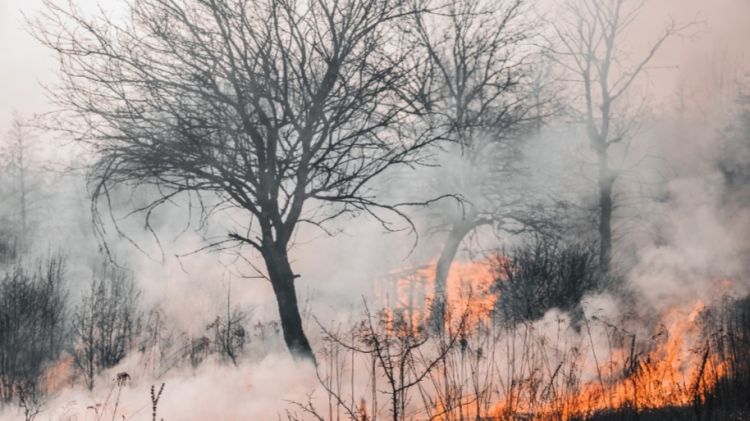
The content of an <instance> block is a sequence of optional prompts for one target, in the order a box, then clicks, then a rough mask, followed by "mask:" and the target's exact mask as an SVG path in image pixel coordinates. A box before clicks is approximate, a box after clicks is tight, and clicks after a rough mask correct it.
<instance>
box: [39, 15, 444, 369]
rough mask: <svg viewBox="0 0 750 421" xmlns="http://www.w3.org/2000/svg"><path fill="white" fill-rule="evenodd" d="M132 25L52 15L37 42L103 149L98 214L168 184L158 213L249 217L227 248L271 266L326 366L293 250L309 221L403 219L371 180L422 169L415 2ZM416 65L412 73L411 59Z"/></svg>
mask: <svg viewBox="0 0 750 421" xmlns="http://www.w3.org/2000/svg"><path fill="white" fill-rule="evenodd" d="M126 9H127V10H126V14H125V16H126V18H125V19H115V18H108V17H107V16H105V14H104V13H102V14H97V15H95V16H86V15H85V14H84V13H82V12H81V11H79V10H76V9H75V7H73V6H72V5H69V6H64V7H62V6H58V5H55V4H53V3H52V2H48V3H47V9H46V13H45V14H44V16H43V17H41V18H40V19H39V21H37V22H36V24H35V28H36V31H35V33H36V35H37V37H38V38H39V39H40V40H41V41H42V42H43V43H45V44H46V45H47V46H49V47H51V48H52V49H53V50H54V51H56V52H57V54H58V57H59V59H60V65H61V68H60V70H61V71H60V74H61V77H62V85H61V86H59V87H57V88H55V89H54V90H53V93H54V99H55V100H56V102H57V103H58V104H59V105H60V107H61V109H62V110H63V111H62V113H61V114H60V117H61V118H62V119H63V121H64V122H63V123H60V125H59V127H64V128H65V129H67V130H69V132H70V134H71V135H73V136H75V137H76V138H77V139H79V140H82V141H84V142H88V143H89V144H90V145H92V146H93V150H94V152H95V153H96V154H97V155H96V156H98V160H97V161H96V164H95V166H94V169H93V172H92V175H93V180H94V191H93V193H94V201H95V203H96V202H97V201H98V200H100V199H102V198H106V197H107V196H108V194H109V192H110V191H111V189H112V188H113V187H114V186H118V185H119V186H122V185H126V186H128V185H129V186H138V185H140V184H148V185H156V186H158V188H159V191H160V192H161V193H162V194H161V195H160V197H159V198H158V200H156V201H154V202H153V203H151V204H150V205H148V206H146V207H144V208H143V209H142V210H143V211H145V213H146V215H150V213H151V211H152V210H153V209H154V208H155V207H157V206H159V205H160V204H163V203H165V202H167V201H169V200H171V199H172V198H173V197H174V196H176V195H179V194H183V193H184V194H188V195H190V194H201V193H202V194H204V195H205V194H212V195H215V197H217V198H219V200H221V201H222V203H224V204H225V205H230V206H232V207H235V208H239V209H241V210H242V211H243V212H244V215H246V219H245V222H243V223H241V224H239V225H237V226H236V227H235V229H233V230H232V231H231V232H230V233H228V238H226V239H225V240H224V241H225V243H224V244H223V245H224V246H226V245H236V246H242V245H247V246H251V247H252V248H253V249H255V250H257V251H258V252H259V254H260V255H261V256H262V259H263V261H264V263H265V272H266V275H267V278H268V279H269V281H270V283H271V285H272V287H273V291H274V293H275V296H276V300H277V303H278V308H279V314H280V319H281V325H282V327H283V336H284V339H285V342H286V344H287V346H288V348H289V350H290V351H291V352H292V354H293V355H295V356H297V357H303V358H310V359H314V356H313V352H312V349H311V346H310V344H309V342H308V339H307V337H306V335H305V333H304V330H303V326H302V320H301V317H300V312H299V307H298V303H297V296H296V291H295V279H296V278H298V277H299V274H297V273H295V272H294V270H293V269H292V265H291V263H290V257H289V254H288V251H289V247H290V244H291V243H292V241H291V240H292V238H293V234H294V233H295V231H296V229H297V228H298V226H299V225H300V224H302V223H309V224H313V225H315V226H319V227H323V226H324V224H326V223H327V222H329V221H331V220H332V219H334V218H336V217H338V216H341V215H344V214H351V213H359V212H365V213H370V214H373V215H376V216H377V217H381V215H380V214H379V213H380V212H382V211H383V210H390V211H394V212H397V213H400V211H399V210H398V209H397V207H396V205H394V204H392V203H390V204H389V203H382V202H380V201H378V200H377V199H376V198H375V197H374V195H373V193H372V190H371V187H372V186H371V184H372V183H371V182H372V181H373V179H375V178H376V177H377V176H379V175H381V174H382V173H384V172H386V171H387V170H388V169H389V168H390V167H392V166H396V165H399V164H407V165H411V164H414V163H416V162H418V161H419V159H420V158H419V155H420V154H419V151H420V150H421V149H422V148H423V147H424V146H426V145H428V144H429V143H430V141H431V140H432V139H434V136H421V135H420V134H419V133H417V132H416V131H415V129H414V127H417V126H415V125H411V124H408V123H409V120H410V118H411V116H412V115H413V114H414V113H415V112H418V109H417V108H415V107H416V104H415V103H414V102H413V101H411V100H410V99H409V98H408V97H406V96H404V95H403V92H402V87H403V86H404V84H405V83H406V82H407V79H409V80H410V79H411V76H410V69H409V68H408V67H407V65H406V63H407V61H405V60H404V58H405V57H406V56H407V55H408V54H409V53H410V49H409V47H408V45H407V44H406V43H405V42H404V40H405V39H404V38H403V36H402V31H401V30H399V28H400V27H401V26H402V25H400V22H401V20H402V19H405V18H406V17H407V16H409V15H411V14H413V13H416V10H415V7H414V6H413V5H410V4H409V2H407V1H404V0H309V1H308V0H304V1H303V0H131V1H130V2H129V3H128V4H127V7H126ZM409 62H412V61H409Z"/></svg>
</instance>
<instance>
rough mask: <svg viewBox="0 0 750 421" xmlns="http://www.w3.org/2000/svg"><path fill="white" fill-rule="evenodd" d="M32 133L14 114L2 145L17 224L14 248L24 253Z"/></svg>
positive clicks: (27, 222) (27, 233)
mask: <svg viewBox="0 0 750 421" xmlns="http://www.w3.org/2000/svg"><path fill="white" fill-rule="evenodd" d="M32 142H33V133H32V131H31V129H30V127H29V126H28V124H26V122H25V121H24V119H23V117H21V115H20V114H18V113H14V114H13V120H12V122H11V127H10V130H9V131H8V134H7V143H6V145H4V146H5V147H4V151H3V152H4V155H5V159H6V162H5V165H6V168H7V171H8V172H7V173H6V174H8V175H10V176H11V177H12V180H11V192H12V195H13V196H14V198H15V199H16V200H15V202H16V206H15V210H14V214H15V217H14V218H13V219H14V220H15V221H16V223H17V228H16V231H17V233H16V238H17V240H16V241H17V244H16V247H17V248H18V250H19V251H20V252H24V251H25V250H26V249H27V247H28V242H29V202H30V195H31V190H32V186H31V183H30V177H29V175H30V174H29V172H30V157H29V155H30V149H31V146H32Z"/></svg>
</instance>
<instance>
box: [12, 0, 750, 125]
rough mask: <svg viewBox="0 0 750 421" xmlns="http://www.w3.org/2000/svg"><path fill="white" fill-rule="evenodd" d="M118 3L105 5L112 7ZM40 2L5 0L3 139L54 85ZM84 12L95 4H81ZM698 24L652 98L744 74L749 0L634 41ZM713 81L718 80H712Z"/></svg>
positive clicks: (675, 3) (642, 29)
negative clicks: (31, 23) (32, 21)
mask: <svg viewBox="0 0 750 421" xmlns="http://www.w3.org/2000/svg"><path fill="white" fill-rule="evenodd" d="M116 1H123V0H107V1H100V3H101V4H104V5H108V4H113V3H114V2H116ZM41 3H42V1H41V0H0V133H5V132H6V131H7V127H8V122H9V120H10V116H11V112H12V110H14V109H17V110H19V111H21V112H22V113H23V114H25V115H31V114H33V113H35V112H40V111H44V110H45V109H48V108H49V106H48V105H47V101H46V98H45V94H44V91H43V89H42V88H41V86H40V83H53V82H54V69H55V61H54V58H53V57H52V55H51V54H50V53H49V52H48V51H46V50H45V49H44V48H43V47H41V46H40V45H39V44H38V43H37V42H36V41H35V40H34V39H33V38H32V37H31V36H30V35H29V34H28V33H27V32H26V29H25V23H24V19H23V16H22V15H21V12H22V11H23V12H24V13H26V14H27V15H30V16H33V15H34V14H35V13H38V11H39V9H40V7H41ZM76 3H77V4H79V5H81V6H83V7H85V6H90V5H93V4H95V3H96V1H95V0H77V1H76ZM670 16H672V17H674V18H675V19H676V20H677V21H680V22H687V21H696V22H698V23H699V24H698V25H696V26H695V27H694V28H693V29H692V30H691V33H692V34H694V35H693V36H691V37H686V38H681V39H675V40H672V42H671V43H670V44H669V45H667V46H666V47H665V48H664V50H663V51H662V52H661V54H660V56H659V58H658V60H657V61H656V62H655V65H658V66H663V68H662V70H657V71H654V72H652V73H651V76H650V77H651V84H652V88H653V89H652V92H654V93H655V94H656V95H657V96H660V97H661V98H662V99H663V98H667V97H670V96H671V95H673V94H674V92H675V89H676V87H677V86H679V85H680V84H682V85H687V86H689V87H691V89H699V88H700V87H701V85H705V84H707V85H711V84H713V83H714V81H715V79H716V78H717V77H718V76H716V75H717V74H724V75H726V74H728V73H740V74H741V73H744V72H745V70H737V71H735V70H733V69H748V68H750V66H748V62H749V61H750V0H651V1H650V2H649V3H648V5H647V7H646V10H644V13H643V15H642V16H641V18H642V19H641V21H640V22H639V27H638V30H637V31H635V34H634V37H633V39H632V40H629V41H630V42H632V46H633V47H634V48H638V47H641V48H643V47H646V46H647V45H648V41H649V40H650V39H653V36H654V35H655V34H656V33H658V31H659V30H660V28H663V26H664V23H665V22H666V21H667V20H668V19H669V17H670ZM712 79H713V80H712Z"/></svg>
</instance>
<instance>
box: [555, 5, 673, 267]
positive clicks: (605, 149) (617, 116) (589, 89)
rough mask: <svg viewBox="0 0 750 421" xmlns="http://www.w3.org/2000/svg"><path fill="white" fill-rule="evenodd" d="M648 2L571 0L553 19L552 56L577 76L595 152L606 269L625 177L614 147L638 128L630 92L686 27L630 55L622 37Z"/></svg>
mask: <svg viewBox="0 0 750 421" xmlns="http://www.w3.org/2000/svg"><path fill="white" fill-rule="evenodd" d="M645 3H646V2H645V1H644V0H605V1H597V0H569V1H566V2H564V7H563V11H562V13H559V14H557V15H556V18H555V21H554V22H552V28H553V32H554V34H555V37H554V40H552V44H553V45H554V46H553V47H551V48H552V51H551V52H552V54H551V57H552V58H553V60H555V61H556V62H557V63H558V64H560V65H562V66H563V67H564V68H565V69H566V70H567V71H568V72H569V73H570V74H571V75H572V79H573V81H574V83H575V89H576V91H577V92H576V95H580V96H581V97H582V98H583V103H582V104H579V105H580V107H579V108H578V111H577V113H578V117H579V118H580V120H581V122H582V123H583V125H584V126H585V129H586V135H587V137H588V141H589V145H590V147H591V149H592V151H593V152H594V154H595V156H596V161H597V193H598V194H597V196H598V206H597V212H598V231H599V266H600V269H601V270H602V272H604V273H606V272H609V269H610V262H611V259H612V217H613V211H614V210H615V208H616V204H615V201H614V193H613V192H614V186H615V182H616V181H617V179H618V176H619V175H620V172H619V170H618V169H616V168H613V166H612V164H611V161H612V154H611V151H612V150H613V149H614V148H613V147H614V146H615V145H625V144H627V143H628V142H629V141H630V140H631V138H632V136H633V135H634V131H635V130H636V129H637V127H638V114H639V113H638V109H637V108H633V107H630V106H629V104H628V101H627V94H628V93H629V92H630V91H631V90H632V89H631V88H632V87H633V84H634V83H635V82H636V80H638V79H639V77H641V76H643V75H644V73H645V72H646V71H647V66H648V64H649V63H650V62H651V61H652V59H653V58H654V57H655V56H656V54H657V52H658V51H659V49H660V48H661V47H662V45H663V44H664V42H665V41H666V40H667V39H668V38H669V37H670V36H673V35H675V34H676V33H677V32H678V31H679V30H680V29H681V28H679V27H677V26H676V24H675V23H674V22H671V23H669V24H668V25H667V26H666V27H665V28H664V31H663V32H662V33H661V35H659V36H658V38H656V40H655V42H653V44H651V46H650V47H649V48H648V50H647V51H646V52H645V53H644V54H643V55H642V56H640V57H633V56H631V55H630V54H628V52H627V51H626V50H624V49H623V48H622V45H621V43H622V41H623V35H624V34H625V33H626V32H627V31H628V30H629V29H632V26H633V23H634V22H636V21H637V19H638V16H639V15H640V13H641V11H642V9H643V7H644V5H645Z"/></svg>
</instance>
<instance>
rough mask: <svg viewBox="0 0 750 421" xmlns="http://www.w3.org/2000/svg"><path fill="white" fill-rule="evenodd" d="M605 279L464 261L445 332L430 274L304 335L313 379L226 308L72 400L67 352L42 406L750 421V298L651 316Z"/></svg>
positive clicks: (341, 415) (566, 268)
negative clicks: (749, 396)
mask: <svg viewBox="0 0 750 421" xmlns="http://www.w3.org/2000/svg"><path fill="white" fill-rule="evenodd" d="M594 268H595V265H593V264H591V261H590V259H589V257H588V251H587V249H585V248H581V247H573V248H566V247H556V246H555V247H547V246H540V245H539V244H535V245H533V246H532V247H530V248H526V249H525V251H524V252H519V251H518V250H513V251H511V252H510V253H507V254H505V255H502V256H501V255H490V256H489V257H487V258H485V259H483V260H479V261H463V262H457V263H456V264H455V265H454V266H453V268H452V270H451V273H450V276H449V277H448V279H447V283H446V311H445V314H444V318H443V320H442V323H441V324H440V328H436V324H435V323H434V321H432V320H430V318H431V314H432V312H431V311H430V310H431V308H430V306H431V303H432V302H433V300H434V299H435V298H434V289H435V288H434V284H433V282H434V281H433V280H434V278H435V264H434V263H432V264H427V265H424V266H421V267H417V268H414V269H412V270H403V271H401V272H399V273H393V274H390V275H388V276H386V277H385V278H384V279H381V280H380V281H379V282H377V284H376V285H378V286H379V288H378V290H377V291H376V293H375V294H373V296H372V298H371V299H367V300H366V301H365V303H364V306H363V308H364V310H363V313H362V314H361V317H357V318H355V319H354V320H359V321H358V322H356V323H354V322H351V319H350V321H339V323H338V324H335V323H324V322H320V321H318V323H317V326H315V325H314V324H312V322H313V321H316V320H317V319H313V318H310V319H308V322H310V325H309V327H308V331H311V332H314V331H316V330H317V331H318V332H321V333H320V334H319V335H317V336H315V337H313V338H314V346H315V349H316V356H317V367H316V368H314V367H312V366H308V365H307V364H304V363H300V362H297V363H296V364H295V363H293V362H292V361H291V360H290V359H285V358H281V356H283V355H285V354H284V353H283V348H281V347H280V346H279V344H278V343H279V342H280V338H279V337H280V331H279V329H278V326H277V325H274V324H263V323H261V322H260V321H258V320H255V319H253V320H250V315H249V314H244V313H242V312H241V311H238V310H236V309H233V307H231V306H230V303H229V302H228V301H227V308H226V314H225V315H222V316H217V317H216V318H215V319H212V320H210V323H209V321H207V322H206V330H205V332H204V333H203V334H202V335H198V336H195V335H194V334H193V335H187V334H176V333H175V332H171V333H170V330H169V329H168V328H167V325H166V323H165V322H166V320H164V319H163V318H162V316H161V315H160V313H158V312H156V313H150V314H149V315H147V316H146V315H144V317H143V318H142V319H140V320H141V321H140V322H139V326H140V325H142V328H141V330H140V333H139V334H138V335H137V336H136V338H137V340H134V341H133V343H134V344H136V345H137V349H132V350H130V351H129V352H128V353H127V356H126V357H125V358H124V359H123V360H122V361H120V362H119V363H118V364H117V365H115V366H112V367H110V368H109V369H106V370H104V371H103V372H102V373H101V374H99V375H97V376H94V377H92V379H94V380H96V382H95V386H94V387H93V389H91V390H83V389H82V388H76V387H75V386H73V387H71V385H75V384H78V385H83V384H85V383H83V382H82V381H85V380H86V378H85V376H84V377H83V378H81V376H80V370H78V369H77V368H76V367H78V366H79V365H80V361H77V360H75V358H74V357H72V356H71V355H69V352H63V353H62V354H61V357H60V358H59V359H58V361H57V362H55V363H53V364H49V365H48V368H47V371H46V373H45V374H44V375H43V376H42V382H41V384H40V390H41V389H43V390H44V391H45V392H46V393H47V394H48V395H49V397H50V398H49V399H50V400H49V401H47V402H41V401H40V402H39V404H40V405H37V408H41V407H42V406H41V404H44V407H45V408H46V409H45V411H44V412H43V413H42V415H45V416H49V417H50V419H54V420H58V419H59V420H72V419H80V420H89V419H96V420H99V419H110V418H112V417H115V418H117V419H132V420H139V419H159V418H154V417H153V414H154V413H156V411H157V410H158V413H160V414H162V413H163V414H165V418H164V419H167V420H168V419H186V420H193V419H195V420H198V419H206V418H208V417H210V416H212V415H211V414H215V413H221V414H222V417H223V418H222V419H245V417H246V416H247V415H248V414H253V416H255V417H257V418H256V419H271V418H276V417H278V416H279V415H281V419H287V420H289V421H291V420H308V419H318V420H345V419H350V420H357V421H375V420H393V421H400V420H413V421H421V420H445V421H453V420H455V421H459V420H619V419H627V420H629V419H646V420H648V419H696V420H703V419H705V420H712V419H717V420H718V419H733V418H734V419H742V416H743V414H747V410H748V403H747V401H746V399H744V397H745V396H746V391H747V390H749V389H750V354H749V353H748V349H750V299H748V298H736V296H737V295H738V294H739V293H738V292H736V291H737V290H739V287H738V286H737V285H736V284H737V282H731V281H729V280H725V279H721V280H715V281H711V282H708V284H710V285H712V286H711V287H710V288H707V289H708V290H709V292H707V293H706V294H705V296H703V297H701V299H698V298H695V299H694V300H685V301H684V302H678V303H675V302H672V303H669V304H666V303H665V304H664V305H654V304H648V302H649V301H647V300H644V299H643V297H642V296H640V295H639V294H638V293H636V292H633V291H629V290H628V288H627V287H626V285H627V284H625V283H624V282H620V283H619V284H618V283H615V282H613V281H612V280H602V279H599V278H597V276H596V275H595V274H594V275H592V274H591V271H592V270H595V269H594ZM613 285H615V286H618V287H617V288H615V287H613ZM108 314H109V313H108ZM316 327H317V329H316ZM274 343H275V344H276V345H274ZM78 358H79V359H80V357H78ZM316 375H317V378H316ZM165 383H166V387H163V386H162V387H163V389H162V387H160V385H163V384H165ZM90 384H94V383H93V382H92V383H90ZM151 385H154V386H153V392H151V391H150V389H149V387H152V386H151ZM271 385H273V387H271ZM160 390H162V391H163V393H164V397H163V398H160V396H161V393H160V392H159V391H160ZM218 391H223V392H218ZM19 392H23V391H22V390H21V389H19ZM219 395H221V396H219ZM24 396H25V395H21V397H22V398H23V397H24ZM149 396H150V399H151V403H149ZM280 397H281V398H282V399H283V401H281V403H278V401H279V398H280ZM271 401H272V402H276V403H275V404H270V403H269V402H271ZM192 402H201V404H200V405H199V407H196V406H195V405H192V404H191V403H192ZM26 405H27V406H28V407H32V409H33V406H34V405H35V404H34V403H33V402H26ZM157 406H158V408H157ZM217 411H219V412H217ZM743 411H744V412H743ZM33 418H34V417H33V416H32V417H31V418H29V417H27V419H33ZM11 419H12V418H11Z"/></svg>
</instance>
